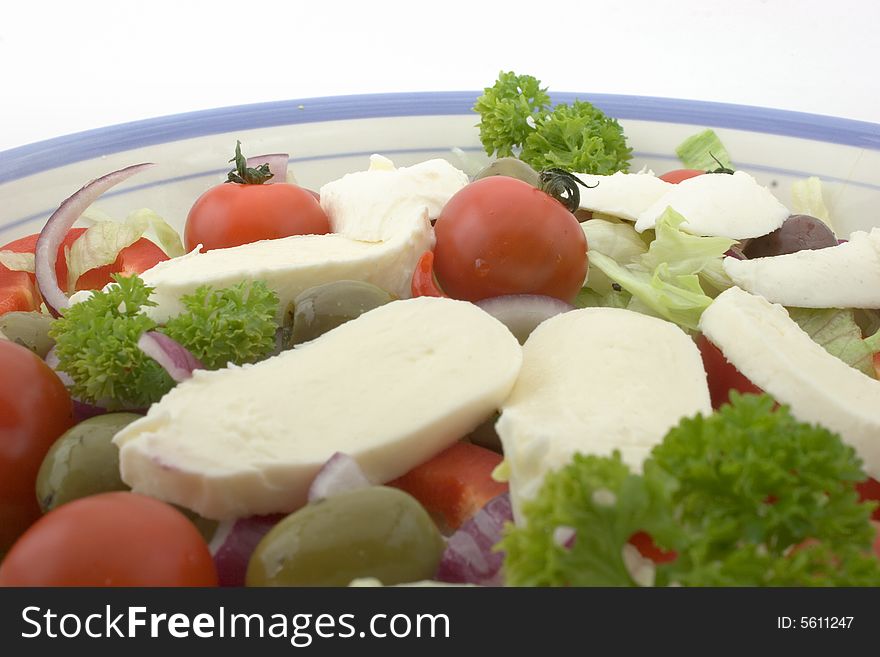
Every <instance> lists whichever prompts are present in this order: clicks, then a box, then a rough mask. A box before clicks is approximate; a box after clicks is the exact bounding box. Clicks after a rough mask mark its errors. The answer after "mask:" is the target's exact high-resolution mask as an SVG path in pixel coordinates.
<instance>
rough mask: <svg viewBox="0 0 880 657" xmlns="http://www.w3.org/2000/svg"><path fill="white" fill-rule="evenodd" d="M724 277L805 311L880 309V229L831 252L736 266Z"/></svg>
mask: <svg viewBox="0 0 880 657" xmlns="http://www.w3.org/2000/svg"><path fill="white" fill-rule="evenodd" d="M723 266H724V271H725V272H726V273H727V275H728V276H729V277H730V279H731V280H732V281H733V282H734V283H736V284H737V285H738V286H739V287H741V288H743V289H745V290H748V291H749V292H751V293H753V294H760V295H761V296H762V297H764V298H765V299H767V300H768V301H772V302H774V303H780V304H782V305H783V306H795V307H800V308H880V228H874V229H873V230H872V231H871V232H870V233H865V232H862V231H858V232H855V233H853V234H852V235H851V236H850V238H849V241H848V242H845V243H843V244H840V245H839V246H832V247H828V248H826V249H816V250H812V249H808V250H804V251H797V252H795V253H788V254H786V255H780V256H771V257H767V258H755V259H753V260H737V259H736V258H725V259H724V261H723Z"/></svg>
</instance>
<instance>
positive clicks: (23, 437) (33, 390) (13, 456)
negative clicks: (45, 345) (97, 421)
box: [0, 340, 73, 553]
mask: <svg viewBox="0 0 880 657" xmlns="http://www.w3.org/2000/svg"><path fill="white" fill-rule="evenodd" d="M71 426H73V402H71V400H70V395H69V394H68V392H67V388H65V387H64V384H63V383H61V379H59V378H58V375H56V374H55V372H53V371H52V370H51V369H50V368H49V366H48V365H46V363H44V362H43V360H42V359H41V358H40V357H39V356H37V355H36V354H34V353H33V352H32V351H30V350H29V349H26V348H25V347H22V346H19V345H17V344H15V343H14V342H9V341H7V340H0V553H2V552H4V551H5V550H6V549H7V548H9V546H10V545H12V542H13V541H14V540H15V539H16V538H17V537H18V536H19V535H20V534H21V533H22V532H23V531H24V530H25V529H27V528H28V526H30V524H31V523H32V522H34V521H35V520H36V519H37V518H39V517H40V507H39V506H38V505H37V495H36V492H35V488H34V487H35V485H36V480H37V472H38V470H39V469H40V464H41V463H42V462H43V457H45V456H46V452H48V451H49V448H50V447H51V446H52V443H54V442H55V440H56V439H57V438H58V437H59V436H60V435H61V434H62V433H64V432H65V431H67V430H68V429H69V428H70V427H71Z"/></svg>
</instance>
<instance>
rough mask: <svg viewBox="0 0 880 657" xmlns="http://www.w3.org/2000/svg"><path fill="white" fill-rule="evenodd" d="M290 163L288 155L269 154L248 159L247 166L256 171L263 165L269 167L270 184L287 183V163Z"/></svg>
mask: <svg viewBox="0 0 880 657" xmlns="http://www.w3.org/2000/svg"><path fill="white" fill-rule="evenodd" d="M289 161H290V155H288V154H287V153H269V154H267V155H255V156H253V157H249V158H248V159H247V166H248V167H250V168H252V169H256V168H257V167H258V166H260V165H262V164H268V165H269V173H271V174H272V177H271V178H269V182H270V183H283V182H287V163H288V162H289Z"/></svg>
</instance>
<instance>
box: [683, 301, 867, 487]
mask: <svg viewBox="0 0 880 657" xmlns="http://www.w3.org/2000/svg"><path fill="white" fill-rule="evenodd" d="M700 330H701V331H702V332H703V333H704V334H705V336H706V337H707V338H708V339H709V340H710V341H711V342H712V343H713V344H714V345H715V346H717V347H718V348H719V349H720V350H721V352H722V353H723V354H724V357H725V358H727V360H728V361H730V362H731V363H732V364H733V365H734V366H735V367H736V368H737V369H738V370H739V371H740V372H742V373H743V374H744V375H745V376H746V377H748V378H749V380H751V381H752V382H753V383H754V384H755V385H756V386H758V387H759V388H761V389H762V390H765V391H766V392H767V393H768V394H770V395H771V396H773V397H774V398H775V399H776V401H778V402H779V403H781V404H788V405H789V406H790V407H791V412H792V414H793V415H794V416H795V417H796V418H797V419H799V420H801V421H802V422H810V423H814V424H820V425H822V426H825V427H827V428H828V429H830V430H832V431H835V432H837V433H839V434H840V436H841V437H842V438H843V440H844V442H846V443H848V444H850V445H851V446H852V447H853V449H855V450H856V452H857V453H858V455H859V456H860V457H861V458H862V460H863V461H864V467H865V471H866V472H867V473H868V474H869V475H870V476H872V477H874V478H880V381H877V380H876V379H872V378H871V377H869V376H866V375H865V374H862V372H860V371H859V370H857V369H855V368H852V367H850V366H849V365H847V364H846V363H844V362H843V361H842V360H839V359H838V358H835V357H834V356H832V355H831V354H829V353H828V352H827V351H825V349H823V348H822V347H821V346H820V345H818V344H817V343H815V342H813V340H812V339H810V336H809V335H807V334H806V333H805V332H804V331H802V330H801V328H800V327H799V326H798V325H797V324H796V323H795V322H794V321H792V319H791V318H790V317H789V316H788V313H787V312H786V311H785V308H783V307H782V306H779V305H776V304H772V303H770V302H769V301H767V300H766V299H763V298H762V297H759V296H756V295H753V294H749V293H748V292H746V291H744V290H742V289H740V288H738V287H732V288H730V289H728V290H726V291H725V292H723V293H721V294H720V295H719V296H718V297H717V298H716V299H715V301H714V302H713V303H712V305H711V306H709V308H708V309H707V310H706V311H705V312H704V313H703V316H702V318H701V319H700Z"/></svg>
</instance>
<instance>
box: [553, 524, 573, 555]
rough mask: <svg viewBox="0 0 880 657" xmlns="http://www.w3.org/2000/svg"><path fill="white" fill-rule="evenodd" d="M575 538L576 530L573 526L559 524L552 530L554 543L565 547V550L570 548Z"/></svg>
mask: <svg viewBox="0 0 880 657" xmlns="http://www.w3.org/2000/svg"><path fill="white" fill-rule="evenodd" d="M575 538H577V530H575V528H574V527H569V526H568V525H559V526H558V527H557V528H556V529H554V530H553V542H554V543H556V545H558V546H559V547H561V548H565V549H566V550H570V549H571V548H572V546H573V545H574V540H575Z"/></svg>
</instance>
